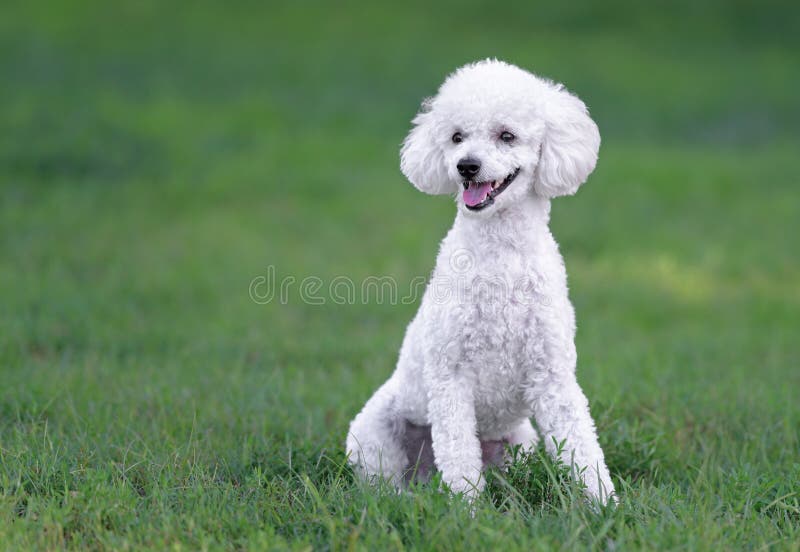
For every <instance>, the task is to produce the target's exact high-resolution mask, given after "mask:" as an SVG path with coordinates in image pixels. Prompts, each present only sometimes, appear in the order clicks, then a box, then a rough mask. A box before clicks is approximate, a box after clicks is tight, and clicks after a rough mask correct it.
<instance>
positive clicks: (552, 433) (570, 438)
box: [534, 373, 616, 503]
mask: <svg viewBox="0 0 800 552" xmlns="http://www.w3.org/2000/svg"><path fill="white" fill-rule="evenodd" d="M534 416H535V418H536V423H537V425H538V426H539V430H540V431H541V433H542V437H543V439H544V442H545V447H546V448H547V451H548V452H549V453H550V454H551V455H552V456H556V453H557V452H558V444H560V443H562V442H563V443H564V449H563V450H562V453H561V459H562V460H563V461H564V462H565V463H567V464H572V467H573V469H574V470H576V471H577V473H576V474H575V475H578V474H580V477H581V479H582V480H583V482H584V483H585V484H586V493H587V494H588V495H589V496H590V497H591V498H594V499H597V500H599V501H600V502H602V503H606V502H609V501H611V502H616V498H615V496H614V485H613V483H612V482H611V477H610V476H609V473H608V468H607V467H606V462H605V459H604V458H603V451H602V449H601V448H600V444H599V443H598V441H597V433H596V431H595V427H594V422H593V421H592V417H591V414H590V413H589V401H588V400H587V399H586V396H585V395H584V394H583V391H582V390H581V388H580V387H579V386H578V382H577V380H576V379H575V375H574V373H567V374H561V375H559V376H555V375H553V374H552V373H551V374H550V377H549V378H548V379H547V380H546V381H544V382H540V383H539V389H538V392H537V393H536V398H535V399H534Z"/></svg>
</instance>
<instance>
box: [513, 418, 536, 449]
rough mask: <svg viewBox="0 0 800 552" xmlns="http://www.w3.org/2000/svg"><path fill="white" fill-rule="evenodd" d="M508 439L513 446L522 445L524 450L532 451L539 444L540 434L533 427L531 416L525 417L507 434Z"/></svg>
mask: <svg viewBox="0 0 800 552" xmlns="http://www.w3.org/2000/svg"><path fill="white" fill-rule="evenodd" d="M506 441H507V442H508V444H509V445H511V446H512V447H513V446H514V445H520V446H521V447H522V450H523V451H524V452H530V451H532V450H533V449H535V448H536V445H537V444H539V434H538V433H536V430H535V429H534V428H533V424H532V423H531V420H530V418H525V419H524V420H522V421H521V422H520V423H519V425H518V426H517V427H515V428H514V429H513V430H512V431H511V432H510V433H509V434H508V435H506Z"/></svg>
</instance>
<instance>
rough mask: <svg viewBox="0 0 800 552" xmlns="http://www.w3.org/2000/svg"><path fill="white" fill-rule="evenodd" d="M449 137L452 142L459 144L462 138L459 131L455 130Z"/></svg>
mask: <svg viewBox="0 0 800 552" xmlns="http://www.w3.org/2000/svg"><path fill="white" fill-rule="evenodd" d="M450 139H451V140H452V141H453V143H454V144H460V143H461V142H462V141H463V140H464V138H463V137H462V136H461V133H460V132H456V133H455V134H453V136H452V138H450Z"/></svg>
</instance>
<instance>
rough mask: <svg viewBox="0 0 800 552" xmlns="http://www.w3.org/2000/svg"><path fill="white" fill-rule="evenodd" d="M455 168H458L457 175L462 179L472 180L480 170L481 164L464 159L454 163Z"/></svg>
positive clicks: (474, 160) (471, 159)
mask: <svg viewBox="0 0 800 552" xmlns="http://www.w3.org/2000/svg"><path fill="white" fill-rule="evenodd" d="M456 167H457V168H458V174H460V175H461V176H463V177H464V178H472V177H473V176H475V175H476V174H478V171H479V170H481V162H480V161H478V160H477V159H473V158H472V157H465V158H464V159H462V160H461V161H459V162H458V163H456Z"/></svg>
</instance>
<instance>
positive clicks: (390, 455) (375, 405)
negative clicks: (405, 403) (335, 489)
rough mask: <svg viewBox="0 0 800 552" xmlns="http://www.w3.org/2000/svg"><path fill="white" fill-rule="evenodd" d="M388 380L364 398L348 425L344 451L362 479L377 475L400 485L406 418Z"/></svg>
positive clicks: (371, 479)
mask: <svg viewBox="0 0 800 552" xmlns="http://www.w3.org/2000/svg"><path fill="white" fill-rule="evenodd" d="M397 404H398V401H397V397H396V395H395V390H394V385H393V382H392V380H389V381H387V382H386V383H385V384H383V386H381V388H380V389H378V391H376V392H375V394H374V395H373V396H372V398H370V399H369V401H367V404H366V405H364V408H363V410H361V412H359V414H358V415H357V416H356V417H355V419H354V420H353V422H352V423H351V424H350V431H349V433H348V435H347V454H348V457H349V461H350V463H351V464H352V465H353V467H354V468H355V470H356V473H358V474H359V475H360V476H361V477H362V478H364V479H366V480H368V481H370V482H373V481H374V480H375V479H377V478H383V479H385V480H387V481H390V482H392V483H394V484H395V485H397V486H400V485H401V484H402V483H403V475H404V472H405V471H406V468H407V466H408V455H407V453H406V450H405V447H404V446H403V442H404V439H405V432H406V420H405V419H404V418H403V417H402V416H401V415H400V413H399V409H398V407H397Z"/></svg>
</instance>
